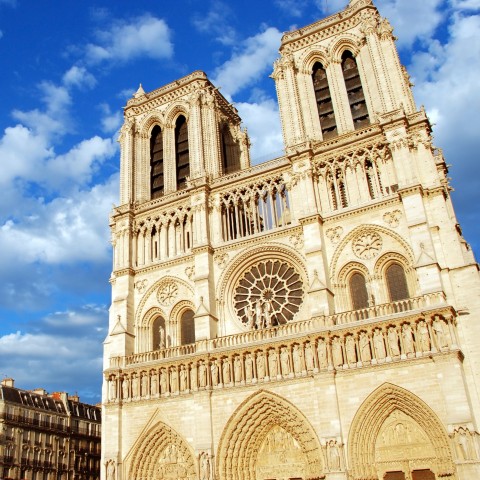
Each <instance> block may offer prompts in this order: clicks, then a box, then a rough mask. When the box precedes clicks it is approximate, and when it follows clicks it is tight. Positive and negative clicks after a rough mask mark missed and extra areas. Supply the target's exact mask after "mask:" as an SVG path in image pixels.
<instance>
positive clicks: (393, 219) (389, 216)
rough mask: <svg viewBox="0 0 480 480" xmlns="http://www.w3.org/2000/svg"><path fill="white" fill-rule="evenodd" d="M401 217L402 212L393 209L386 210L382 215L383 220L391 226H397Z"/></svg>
mask: <svg viewBox="0 0 480 480" xmlns="http://www.w3.org/2000/svg"><path fill="white" fill-rule="evenodd" d="M401 218H402V212H401V211H400V210H394V211H393V212H387V213H385V215H383V221H384V222H385V223H386V224H388V225H390V227H392V228H396V227H398V225H399V224H400V219H401Z"/></svg>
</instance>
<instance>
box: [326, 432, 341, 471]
mask: <svg viewBox="0 0 480 480" xmlns="http://www.w3.org/2000/svg"><path fill="white" fill-rule="evenodd" d="M327 459H328V468H329V469H330V471H334V472H335V471H338V470H340V452H339V450H338V445H337V442H336V441H335V440H330V441H329V442H328V443H327Z"/></svg>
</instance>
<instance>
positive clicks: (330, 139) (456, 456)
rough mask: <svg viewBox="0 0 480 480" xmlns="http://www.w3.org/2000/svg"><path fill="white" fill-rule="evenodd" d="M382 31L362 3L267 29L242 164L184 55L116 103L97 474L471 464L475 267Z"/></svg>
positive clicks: (454, 471)
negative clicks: (171, 78)
mask: <svg viewBox="0 0 480 480" xmlns="http://www.w3.org/2000/svg"><path fill="white" fill-rule="evenodd" d="M394 40H395V39H394V37H393V34H392V27H391V25H390V23H389V22H388V21H387V20H386V19H383V18H381V17H380V15H379V13H378V11H377V10H376V8H375V6H374V5H373V3H372V1H371V0H351V1H350V4H349V5H348V6H347V7H346V9H345V10H343V11H342V12H339V13H337V14H335V15H333V16H330V17H328V18H325V19H323V20H320V21H318V22H316V23H314V24H312V25H308V26H306V27H304V28H301V29H299V30H296V31H293V32H289V33H286V34H284V36H283V38H282V42H281V45H280V57H279V59H278V60H277V61H276V62H275V64H274V68H273V74H272V77H273V79H274V81H275V84H276V89H277V94H278V102H279V111H280V117H281V125H282V132H283V140H284V149H285V154H284V155H283V156H281V157H279V158H275V159H272V160H270V161H268V162H265V163H262V164H259V165H253V166H252V164H251V160H250V153H249V147H250V141H249V138H248V135H247V133H246V130H245V129H243V128H242V126H241V120H240V118H239V116H238V113H237V111H236V109H235V107H234V106H232V105H231V104H230V103H229V102H228V101H227V100H226V99H225V98H224V97H223V96H222V95H221V94H220V93H219V91H218V89H217V88H216V87H215V86H214V85H213V84H212V83H211V82H210V81H209V80H208V78H207V76H206V75H205V74H204V73H203V72H199V71H197V72H193V73H192V74H190V75H188V76H186V77H183V78H181V79H179V80H177V81H175V82H173V83H171V84H168V85H166V86H164V87H161V88H159V89H157V90H154V91H153V92H150V93H146V92H145V91H143V89H142V88H141V87H140V88H139V90H138V91H137V92H136V93H135V95H134V96H133V98H131V99H130V100H129V101H128V102H127V105H126V107H125V121H124V125H123V127H122V130H121V135H120V144H121V164H120V202H119V206H118V207H115V208H114V209H113V212H112V215H111V218H110V226H111V231H112V244H113V251H114V259H113V272H112V276H111V279H110V281H111V284H112V306H111V310H110V322H109V334H108V336H107V338H106V340H105V348H104V384H103V434H102V442H103V444H102V457H103V466H102V468H103V471H102V475H103V478H105V477H106V478H107V479H108V480H127V479H132V480H144V479H145V480H146V479H152V478H154V479H158V480H161V479H174V478H175V479H185V480H187V479H188V480H193V479H201V480H214V479H215V480H217V479H218V480H224V479H225V480H227V479H228V480H273V479H278V480H284V479H290V480H292V479H295V480H300V479H302V480H307V479H309V480H313V479H330V480H340V479H345V480H346V479H347V478H348V479H355V480H367V479H368V480H373V479H387V480H396V479H408V480H412V479H413V480H430V479H435V478H442V479H443V478H445V479H452V480H453V479H459V480H462V479H465V480H466V479H471V478H474V477H475V475H477V476H478V474H479V473H480V461H479V453H480V449H479V444H478V433H477V430H478V428H477V423H478V420H479V419H478V412H480V408H479V407H480V399H479V397H478V393H477V392H478V388H477V387H478V385H477V384H478V381H479V370H478V365H479V362H480V353H479V351H478V349H477V348H475V339H476V338H477V337H478V335H479V334H480V327H479V324H478V319H477V316H478V313H480V312H479V310H480V305H479V298H480V296H479V292H480V288H479V286H480V284H479V278H478V268H477V264H476V263H475V260H474V258H473V254H472V252H471V251H470V248H469V246H468V244H467V243H466V242H465V240H464V239H463V238H462V236H461V234H460V229H459V228H458V224H457V220H456V219H455V214H454V210H453V207H452V203H451V199H450V188H449V185H448V178H447V167H446V164H445V161H444V159H443V157H442V153H441V151H440V150H437V149H435V148H434V147H433V145H432V139H431V130H430V124H429V121H428V118H427V117H426V115H425V112H424V111H423V110H418V109H417V108H416V106H415V102H414V100H413V96H412V92H411V84H410V81H409V77H408V74H407V73H406V70H405V68H404V67H403V66H402V65H401V63H400V61H399V57H398V54H397V50H396V47H395V41H394ZM467 287H468V288H467Z"/></svg>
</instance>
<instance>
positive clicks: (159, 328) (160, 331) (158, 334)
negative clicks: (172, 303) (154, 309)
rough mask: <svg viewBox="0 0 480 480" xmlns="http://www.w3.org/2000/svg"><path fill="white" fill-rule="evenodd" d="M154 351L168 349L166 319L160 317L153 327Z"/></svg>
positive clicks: (156, 319)
mask: <svg viewBox="0 0 480 480" xmlns="http://www.w3.org/2000/svg"><path fill="white" fill-rule="evenodd" d="M152 330H153V331H152V343H153V345H152V347H153V348H152V350H159V349H161V348H165V347H166V338H165V337H166V332H165V319H164V318H163V317H160V316H158V317H157V318H155V320H154V321H153V325H152Z"/></svg>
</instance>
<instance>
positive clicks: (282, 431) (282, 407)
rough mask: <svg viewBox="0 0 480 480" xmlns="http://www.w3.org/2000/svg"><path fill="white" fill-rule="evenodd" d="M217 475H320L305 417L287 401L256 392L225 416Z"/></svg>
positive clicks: (251, 479)
mask: <svg viewBox="0 0 480 480" xmlns="http://www.w3.org/2000/svg"><path fill="white" fill-rule="evenodd" d="M218 452H219V454H218V457H217V458H218V460H217V462H218V463H217V468H218V472H219V478H220V479H221V480H266V479H284V478H295V479H298V480H306V479H311V478H319V477H321V476H322V472H323V470H324V468H323V460H322V453H321V447H320V443H319V441H318V438H317V436H316V434H315V431H314V430H313V428H312V426H311V425H310V423H309V422H308V420H307V419H306V418H305V416H304V415H303V414H302V413H301V412H300V411H299V410H298V409H297V408H296V407H295V406H294V405H292V404H291V403H290V402H288V401H287V400H285V399H283V398H281V397H279V396H278V395H275V394H273V393H271V392H265V391H260V392H257V393H255V394H254V395H252V396H251V397H249V398H248V399H246V400H245V401H244V402H243V403H242V404H241V405H240V406H239V407H238V408H237V410H236V411H235V412H234V414H233V415H232V417H231V418H230V420H229V422H228V424H227V426H226V427H225V430H224V432H223V434H222V437H221V439H220V444H219V449H218Z"/></svg>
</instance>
